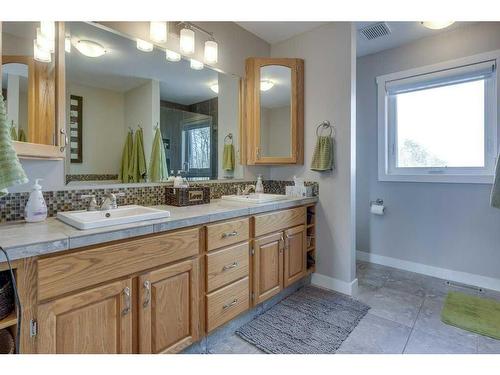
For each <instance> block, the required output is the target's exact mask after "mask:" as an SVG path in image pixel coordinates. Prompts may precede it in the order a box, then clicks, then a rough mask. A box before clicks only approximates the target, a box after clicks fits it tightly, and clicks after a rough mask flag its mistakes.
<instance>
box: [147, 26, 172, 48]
mask: <svg viewBox="0 0 500 375" xmlns="http://www.w3.org/2000/svg"><path fill="white" fill-rule="evenodd" d="M149 37H150V38H151V40H152V41H153V42H156V43H166V42H167V37H168V25H167V23H166V22H164V21H159V22H158V21H156V22H155V21H151V22H150V23H149Z"/></svg>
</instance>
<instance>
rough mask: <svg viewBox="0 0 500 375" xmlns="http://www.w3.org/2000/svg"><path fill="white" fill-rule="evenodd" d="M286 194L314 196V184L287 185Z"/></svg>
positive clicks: (291, 195)
mask: <svg viewBox="0 0 500 375" xmlns="http://www.w3.org/2000/svg"><path fill="white" fill-rule="evenodd" d="M285 191H286V195H288V196H290V197H312V196H313V188H312V186H286V190H285Z"/></svg>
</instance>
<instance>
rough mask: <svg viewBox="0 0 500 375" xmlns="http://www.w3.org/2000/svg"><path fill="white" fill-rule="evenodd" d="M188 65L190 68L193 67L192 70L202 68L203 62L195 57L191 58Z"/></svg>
mask: <svg viewBox="0 0 500 375" xmlns="http://www.w3.org/2000/svg"><path fill="white" fill-rule="evenodd" d="M190 66H191V69H194V70H202V69H203V68H204V67H205V65H203V63H202V62H201V61H198V60H195V59H191V63H190Z"/></svg>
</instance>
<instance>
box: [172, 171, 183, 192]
mask: <svg viewBox="0 0 500 375" xmlns="http://www.w3.org/2000/svg"><path fill="white" fill-rule="evenodd" d="M182 185H183V180H182V176H181V171H180V170H178V171H177V176H176V177H175V178H174V188H181V187H182Z"/></svg>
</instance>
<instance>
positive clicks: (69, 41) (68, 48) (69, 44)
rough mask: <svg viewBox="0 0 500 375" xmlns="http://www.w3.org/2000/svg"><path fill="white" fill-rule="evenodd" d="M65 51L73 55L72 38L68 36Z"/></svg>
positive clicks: (65, 41) (65, 40)
mask: <svg viewBox="0 0 500 375" xmlns="http://www.w3.org/2000/svg"><path fill="white" fill-rule="evenodd" d="M64 50H65V51H66V52H67V53H71V37H70V36H67V37H66V38H64Z"/></svg>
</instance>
